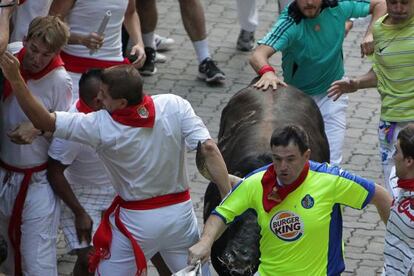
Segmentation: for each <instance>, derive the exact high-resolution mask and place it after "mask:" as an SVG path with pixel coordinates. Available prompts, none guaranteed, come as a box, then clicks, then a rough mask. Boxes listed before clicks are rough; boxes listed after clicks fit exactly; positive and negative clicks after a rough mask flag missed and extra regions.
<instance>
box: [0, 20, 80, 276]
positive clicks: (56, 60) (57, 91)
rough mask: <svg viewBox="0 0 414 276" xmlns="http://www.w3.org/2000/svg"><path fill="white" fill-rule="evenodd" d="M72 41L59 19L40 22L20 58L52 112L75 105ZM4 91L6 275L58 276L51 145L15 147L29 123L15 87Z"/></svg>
mask: <svg viewBox="0 0 414 276" xmlns="http://www.w3.org/2000/svg"><path fill="white" fill-rule="evenodd" d="M68 38H69V30H68V27H67V26H66V25H65V24H64V23H63V22H62V21H61V20H60V19H59V18H57V17H53V16H47V17H37V18H35V19H34V20H33V21H32V22H31V23H30V26H29V30H28V33H27V36H26V38H25V40H24V41H23V47H22V48H21V49H20V51H19V52H18V53H17V54H16V57H17V58H18V59H19V61H20V64H21V66H20V68H19V70H20V73H21V74H22V75H23V76H24V81H25V85H26V86H27V87H29V89H30V90H31V91H32V92H33V94H34V95H35V97H36V98H37V99H38V100H39V101H41V102H42V103H43V104H44V105H45V106H46V108H47V109H48V110H51V111H57V110H66V109H68V107H69V105H70V102H71V97H72V94H71V89H72V83H71V79H70V77H69V75H68V74H67V72H66V70H65V69H64V67H63V62H62V60H61V58H60V56H59V52H60V50H61V48H62V47H63V45H65V44H66V42H67V41H68ZM4 55H6V54H4ZM4 55H3V57H4ZM4 87H5V89H4V93H3V97H2V99H1V100H0V105H1V107H2V114H1V118H3V127H2V129H1V137H0V140H1V141H2V145H1V147H0V182H1V183H2V184H3V185H2V186H1V188H0V233H1V234H2V235H3V236H7V242H8V250H9V252H8V257H7V259H6V261H5V263H4V264H3V265H2V267H1V270H2V271H3V272H4V273H6V274H8V275H21V274H23V275H57V265H56V235H57V226H58V222H59V202H58V201H57V200H56V197H55V194H54V193H53V190H52V189H51V187H50V185H49V183H48V181H47V178H46V162H47V158H48V155H47V151H48V147H49V140H48V139H46V138H45V137H44V136H43V132H41V131H39V130H34V131H33V137H32V141H31V142H32V143H31V144H30V145H19V144H16V143H14V142H19V141H20V139H21V138H22V137H21V134H20V131H21V128H20V127H19V126H21V124H22V123H25V122H27V121H28V119H27V117H26V116H25V115H24V113H23V112H22V110H21V109H20V108H19V105H18V102H17V99H16V97H15V91H13V89H12V87H11V85H10V83H8V82H5V83H4ZM6 134H7V135H6Z"/></svg>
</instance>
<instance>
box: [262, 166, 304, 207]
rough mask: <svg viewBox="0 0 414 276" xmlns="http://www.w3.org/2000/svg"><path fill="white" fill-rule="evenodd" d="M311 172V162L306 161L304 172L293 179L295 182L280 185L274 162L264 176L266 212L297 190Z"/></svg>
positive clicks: (264, 205)
mask: <svg viewBox="0 0 414 276" xmlns="http://www.w3.org/2000/svg"><path fill="white" fill-rule="evenodd" d="M308 172H309V162H306V164H305V166H304V167H303V170H302V172H301V173H300V174H299V176H298V178H297V179H296V180H295V181H293V183H291V184H289V185H285V186H280V185H279V184H278V183H277V175H276V172H275V170H274V167H273V164H272V165H270V166H269V167H268V168H267V170H266V172H265V173H264V175H263V178H262V186H263V208H264V209H265V211H266V212H270V210H272V208H273V207H275V206H277V205H278V204H279V203H281V202H282V201H283V200H284V199H285V198H286V197H287V196H288V195H289V194H290V193H291V192H293V191H294V190H296V188H297V187H299V186H300V185H301V184H302V183H303V181H304V180H305V178H306V176H307V175H308Z"/></svg>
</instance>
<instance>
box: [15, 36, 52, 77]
mask: <svg viewBox="0 0 414 276" xmlns="http://www.w3.org/2000/svg"><path fill="white" fill-rule="evenodd" d="M23 45H24V47H25V48H26V54H25V56H24V58H23V68H24V69H25V70H27V71H29V72H30V73H38V72H40V71H42V70H43V69H44V68H45V67H46V66H47V65H49V63H50V62H51V61H52V59H53V58H54V57H55V56H56V54H57V53H55V52H51V51H50V49H49V47H48V46H47V45H46V44H45V43H44V42H43V41H42V40H40V39H37V38H31V39H27V40H26V39H25V40H24V42H23Z"/></svg>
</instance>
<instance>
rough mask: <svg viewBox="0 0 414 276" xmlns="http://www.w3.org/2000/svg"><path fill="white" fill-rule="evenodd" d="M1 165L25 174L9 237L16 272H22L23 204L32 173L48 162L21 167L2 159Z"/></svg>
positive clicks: (14, 209) (44, 167) (19, 273)
mask: <svg viewBox="0 0 414 276" xmlns="http://www.w3.org/2000/svg"><path fill="white" fill-rule="evenodd" d="M0 167H2V168H3V169H5V170H6V171H9V172H16V173H22V174H24V177H23V180H22V183H21V185H20V189H19V192H18V193H17V196H16V199H15V201H14V205H13V210H12V214H11V217H10V222H9V228H8V233H9V239H10V242H11V244H12V245H13V248H14V274H15V275H21V274H22V263H21V252H20V241H21V236H22V231H21V226H22V214H23V206H24V202H25V200H26V196H27V190H28V189H29V184H30V179H31V178H32V175H33V174H34V173H36V172H41V171H44V170H46V168H47V163H45V164H42V165H40V166H36V167H33V168H27V169H21V168H17V167H13V166H11V165H8V164H6V163H4V162H3V161H2V160H0Z"/></svg>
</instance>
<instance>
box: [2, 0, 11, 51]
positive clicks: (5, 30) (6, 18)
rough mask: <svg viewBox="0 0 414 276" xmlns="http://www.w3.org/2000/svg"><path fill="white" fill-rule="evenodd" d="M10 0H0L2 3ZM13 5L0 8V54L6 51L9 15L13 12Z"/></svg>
mask: <svg viewBox="0 0 414 276" xmlns="http://www.w3.org/2000/svg"><path fill="white" fill-rule="evenodd" d="M9 2H10V3H11V2H13V1H12V0H5V1H2V4H8V3H9ZM13 10H14V7H4V8H0V56H1V55H2V54H3V53H4V51H6V48H7V44H8V43H9V33H10V29H9V28H10V17H11V15H12V14H13Z"/></svg>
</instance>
